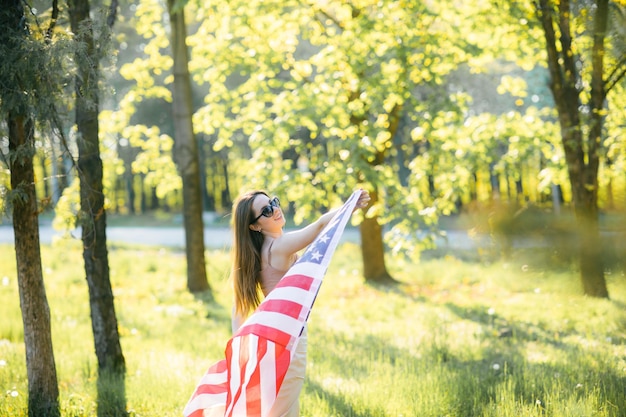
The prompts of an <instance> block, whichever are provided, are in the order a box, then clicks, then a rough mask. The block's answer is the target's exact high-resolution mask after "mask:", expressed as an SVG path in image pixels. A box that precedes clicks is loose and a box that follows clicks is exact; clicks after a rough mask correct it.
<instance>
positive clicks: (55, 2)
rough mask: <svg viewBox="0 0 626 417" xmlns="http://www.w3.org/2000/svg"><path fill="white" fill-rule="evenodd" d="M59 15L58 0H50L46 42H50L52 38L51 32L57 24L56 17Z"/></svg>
mask: <svg viewBox="0 0 626 417" xmlns="http://www.w3.org/2000/svg"><path fill="white" fill-rule="evenodd" d="M58 17H59V0H52V15H51V17H50V26H48V30H47V31H46V43H50V41H51V40H52V32H53V31H54V27H55V26H56V25H57V19H58Z"/></svg>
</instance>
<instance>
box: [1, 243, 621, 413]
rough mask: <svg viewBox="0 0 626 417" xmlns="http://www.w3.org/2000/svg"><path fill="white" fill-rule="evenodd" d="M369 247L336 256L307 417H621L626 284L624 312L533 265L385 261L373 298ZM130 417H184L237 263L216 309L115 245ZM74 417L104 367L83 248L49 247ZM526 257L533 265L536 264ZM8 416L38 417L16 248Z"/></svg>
mask: <svg viewBox="0 0 626 417" xmlns="http://www.w3.org/2000/svg"><path fill="white" fill-rule="evenodd" d="M359 253H360V252H359V250H358V248H357V247H356V246H354V245H351V244H344V245H343V246H341V247H340V248H339V250H338V252H337V253H336V254H335V257H334V258H333V261H332V263H331V267H330V269H329V271H328V274H327V277H326V281H325V283H324V286H323V287H322V289H321V292H320V295H319V297H318V299H317V302H316V305H315V308H314V310H313V312H312V314H311V319H310V323H309V356H308V367H307V379H306V382H305V386H304V391H303V394H302V396H301V414H302V416H306V417H331V416H341V417H350V416H354V417H369V416H404V417H407V416H420V417H428V416H433V417H435V416H437V417H442V416H509V417H519V416H553V417H559V416H562V417H572V416H614V417H618V416H624V415H626V277H625V276H624V272H623V271H612V273H611V274H609V275H607V279H608V285H609V292H610V294H611V300H598V299H590V298H586V297H584V296H582V295H581V291H580V284H579V279H578V275H577V274H576V273H575V272H571V271H569V270H567V268H565V269H563V270H548V269H546V268H545V267H544V266H542V265H540V264H537V265H535V264H533V262H531V261H528V260H526V261H524V260H521V259H519V258H518V259H514V260H510V261H509V262H507V263H504V262H491V263H484V262H470V261H461V260H459V259H458V258H455V257H451V256H445V257H438V258H432V259H425V260H424V261H422V262H421V263H419V264H411V263H406V262H402V261H400V260H393V259H389V260H388V267H389V269H390V272H391V273H392V275H393V276H394V277H395V278H396V279H398V280H399V281H400V284H399V285H397V286H395V287H376V286H370V285H364V284H363V282H362V278H361V271H360V268H361V262H360V256H359ZM109 256H110V264H111V280H112V283H113V287H114V294H115V302H116V310H117V315H118V320H119V326H120V333H121V335H122V347H123V350H124V355H125V357H126V362H127V368H128V371H127V377H126V397H127V404H128V410H129V413H130V415H131V416H181V415H182V409H183V407H184V405H185V403H186V401H187V400H188V398H189V396H190V394H191V392H192V390H193V389H194V387H195V384H196V382H197V380H198V379H199V378H200V377H201V375H202V374H203V373H204V372H205V370H206V368H207V367H208V366H209V365H211V364H212V363H214V362H215V361H217V360H218V359H220V358H222V357H223V350H224V347H225V343H226V341H227V340H228V338H229V337H230V309H231V293H230V289H229V287H230V286H229V283H228V277H227V274H228V261H229V255H228V253H224V252H221V251H215V252H209V253H208V256H207V262H208V264H209V268H208V273H209V277H210V282H211V285H212V287H213V291H214V298H213V299H212V298H211V297H208V296H205V297H194V296H193V295H191V294H189V293H188V292H187V291H186V290H185V282H186V277H185V260H184V257H183V254H182V253H180V252H172V251H169V250H165V249H159V248H149V247H148V248H147V247H130V246H123V247H121V246H113V247H111V248H110V253H109ZM42 257H43V267H44V271H45V282H46V290H47V295H48V301H49V304H50V311H51V315H52V330H53V342H54V350H55V358H56V364H57V372H58V377H59V388H60V391H61V398H60V401H61V407H62V415H63V416H93V415H95V414H96V397H97V385H96V384H97V365H96V358H95V353H94V347H93V337H92V334H91V325H90V321H89V305H88V293H87V285H86V281H85V279H84V272H83V269H82V268H83V266H82V258H81V249H80V246H79V242H76V241H74V242H68V241H64V242H59V243H57V244H55V246H54V247H44V248H43V253H42ZM527 259H533V258H532V257H527ZM0 265H2V267H1V269H0V317H1V319H0V416H11V417H13V416H22V415H26V403H27V399H26V393H27V379H26V368H25V354H24V346H23V331H22V322H21V313H20V308H19V297H18V286H17V276H16V272H15V256H14V253H13V248H12V247H11V246H8V245H5V246H0Z"/></svg>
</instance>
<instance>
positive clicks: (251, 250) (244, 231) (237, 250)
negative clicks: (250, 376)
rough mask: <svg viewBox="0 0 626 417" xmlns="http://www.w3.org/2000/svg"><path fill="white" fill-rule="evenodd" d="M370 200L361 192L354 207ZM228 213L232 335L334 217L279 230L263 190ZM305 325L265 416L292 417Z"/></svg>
mask: <svg viewBox="0 0 626 417" xmlns="http://www.w3.org/2000/svg"><path fill="white" fill-rule="evenodd" d="M369 200H370V196H369V194H368V193H367V191H363V190H362V191H361V195H360V196H359V200H358V202H357V204H356V207H357V208H363V207H367V205H368V203H369ZM233 211H234V214H233V231H234V242H233V255H234V258H233V268H232V273H231V274H232V275H231V277H232V280H233V287H234V293H235V305H234V307H233V316H232V318H233V320H232V323H233V333H234V332H236V331H237V329H239V326H241V324H243V321H244V319H245V317H247V316H248V314H249V313H251V312H252V311H254V309H255V308H256V307H257V306H258V305H259V304H260V302H261V293H262V294H263V296H267V294H269V292H270V291H272V290H273V289H274V287H275V286H276V284H277V283H278V281H280V279H281V278H282V277H283V276H284V275H285V273H286V272H287V270H288V269H289V268H290V267H291V265H293V263H294V262H295V261H296V259H297V256H298V255H297V252H298V251H300V250H302V249H304V248H305V247H306V246H308V245H309V244H310V243H311V242H313V240H314V239H315V238H316V237H317V235H318V234H319V233H320V232H321V231H322V229H324V227H325V226H326V225H327V224H328V222H329V221H330V220H331V219H332V218H333V217H334V215H335V214H336V212H337V210H332V211H329V212H328V213H326V214H324V215H322V216H321V217H320V218H319V219H317V221H315V222H313V223H312V224H310V225H308V226H306V227H304V228H302V229H299V230H294V231H290V232H286V233H285V232H283V227H284V226H285V218H284V216H283V212H282V210H281V208H280V201H279V200H278V198H277V197H273V198H272V197H270V196H269V195H268V194H267V193H265V192H264V191H251V192H248V193H245V194H243V195H242V196H241V197H239V198H238V199H237V201H236V202H235V204H234V210H233ZM306 348H307V338H306V327H305V329H304V332H303V334H302V336H301V338H300V341H299V343H298V346H297V349H296V354H295V356H294V358H293V361H292V362H291V364H290V367H289V370H288V371H287V375H286V376H285V379H284V381H283V384H282V386H281V388H280V391H279V393H278V396H277V398H276V402H275V403H274V406H273V407H272V410H271V412H270V417H298V416H299V415H300V414H299V411H300V410H299V408H300V407H299V402H298V397H299V395H300V391H301V389H302V384H303V383H304V373H305V368H306Z"/></svg>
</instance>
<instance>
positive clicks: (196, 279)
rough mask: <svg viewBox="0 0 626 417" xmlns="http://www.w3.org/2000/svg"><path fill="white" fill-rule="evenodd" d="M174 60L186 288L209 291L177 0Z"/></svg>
mask: <svg viewBox="0 0 626 417" xmlns="http://www.w3.org/2000/svg"><path fill="white" fill-rule="evenodd" d="M167 4H168V12H169V17H170V25H171V35H170V38H171V40H170V44H171V46H172V55H173V58H174V88H173V98H174V103H173V104H174V105H173V109H174V136H175V138H174V150H175V155H174V156H175V161H176V166H177V168H178V172H179V173H180V176H181V178H182V180H183V219H184V224H185V250H186V254H187V288H188V289H189V291H191V292H200V291H206V290H209V289H210V287H209V282H208V280H207V274H206V262H205V257H204V222H203V220H202V193H201V190H200V167H199V162H198V143H197V139H196V137H195V135H194V132H193V122H192V119H191V117H192V114H193V111H192V97H191V78H190V76H189V67H188V64H189V55H188V51H187V43H186V40H187V28H186V26H185V12H184V9H183V7H182V6H181V7H180V8H179V9H178V10H175V9H174V4H175V1H174V0H168V2H167Z"/></svg>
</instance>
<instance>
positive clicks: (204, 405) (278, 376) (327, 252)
mask: <svg viewBox="0 0 626 417" xmlns="http://www.w3.org/2000/svg"><path fill="white" fill-rule="evenodd" d="M359 195H360V191H355V192H354V193H353V194H352V196H350V198H349V199H348V200H347V201H346V202H345V204H344V205H343V206H342V207H341V209H340V210H339V212H338V213H337V214H336V215H335V216H334V217H333V219H332V220H331V221H330V222H329V224H328V225H327V226H326V227H325V228H324V230H323V231H322V232H321V233H320V234H319V235H318V236H317V238H316V239H315V240H314V241H313V242H312V243H311V244H310V245H309V247H308V248H307V250H306V251H305V252H304V254H303V255H302V257H300V258H299V259H298V261H297V262H296V263H295V264H294V265H293V266H292V267H291V268H290V269H289V270H288V271H287V273H286V274H285V276H284V277H283V278H282V279H281V280H280V282H279V283H278V284H277V285H276V287H275V288H274V290H272V291H271V292H270V293H269V294H268V295H267V297H266V298H265V299H264V300H263V302H262V303H261V304H260V305H259V306H258V307H257V309H256V310H255V311H254V313H253V314H252V315H250V317H249V318H248V319H247V320H246V321H245V322H244V324H243V325H242V326H241V327H240V328H239V330H238V331H237V332H236V333H235V335H234V336H233V337H232V339H230V340H229V341H228V344H227V345H226V351H225V356H226V357H225V359H222V360H221V361H219V362H217V363H216V364H214V365H213V366H211V367H210V368H209V370H208V371H207V372H206V374H205V375H204V376H203V377H202V379H201V380H200V382H199V383H198V386H197V387H196V389H195V391H194V393H193V394H192V396H191V398H190V400H189V402H188V403H187V405H186V407H185V409H184V411H183V415H184V416H185V417H202V416H205V417H206V416H215V417H217V416H220V417H222V416H224V417H244V416H245V417H265V416H267V415H268V413H269V411H270V409H271V408H272V405H273V404H274V401H275V400H276V396H277V395H278V391H279V389H280V386H281V384H282V382H283V379H284V378H285V374H286V373H287V370H288V369H289V364H290V363H291V360H292V359H293V355H294V354H295V352H296V347H297V345H298V342H299V340H300V336H301V334H302V331H303V330H304V326H305V324H306V321H307V319H308V317H309V313H310V311H311V308H312V307H313V303H314V302H315V298H316V296H317V293H318V291H319V288H320V285H321V284H322V280H323V278H324V275H325V273H326V270H327V269H328V264H329V263H330V258H331V257H332V255H333V253H334V251H335V249H336V247H337V244H338V243H339V239H340V238H341V234H342V233H343V230H344V229H345V227H346V224H347V223H348V220H349V219H350V215H351V214H352V211H353V210H354V208H355V206H356V203H357V201H358V199H359Z"/></svg>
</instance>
